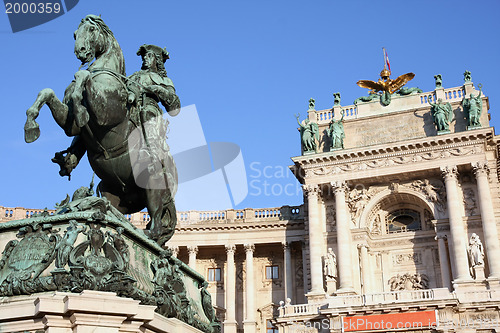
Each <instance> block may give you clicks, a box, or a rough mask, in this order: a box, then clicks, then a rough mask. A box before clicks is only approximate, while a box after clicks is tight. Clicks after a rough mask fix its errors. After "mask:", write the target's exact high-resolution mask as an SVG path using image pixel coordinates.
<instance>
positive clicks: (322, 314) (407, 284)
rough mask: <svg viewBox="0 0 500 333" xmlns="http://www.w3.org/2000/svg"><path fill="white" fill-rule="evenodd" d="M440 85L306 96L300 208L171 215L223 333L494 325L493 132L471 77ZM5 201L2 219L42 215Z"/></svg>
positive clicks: (497, 324) (496, 204) (297, 171)
mask: <svg viewBox="0 0 500 333" xmlns="http://www.w3.org/2000/svg"><path fill="white" fill-rule="evenodd" d="M436 86H437V87H436V88H435V90H433V91H429V92H420V93H419V92H414V93H411V94H408V95H402V94H401V95H398V94H395V95H393V96H392V98H391V100H390V103H389V105H387V106H384V105H382V104H381V102H380V101H379V100H373V101H367V102H359V103H358V104H357V105H351V106H341V105H340V103H337V102H336V103H335V104H336V105H335V106H334V107H333V108H332V109H328V110H320V111H317V110H315V109H314V105H312V106H310V109H309V111H308V119H309V121H310V122H311V123H315V124H317V126H318V129H319V135H320V140H319V142H316V145H317V146H316V147H315V150H314V151H312V152H304V154H303V155H301V156H297V157H293V158H292V161H293V165H292V166H291V167H290V168H291V171H292V172H293V174H294V175H296V177H297V179H298V181H299V182H300V183H301V184H302V185H303V191H304V205H301V206H293V207H292V206H283V207H277V208H266V209H252V208H250V209H243V210H225V211H207V212H199V211H188V212H178V221H179V222H178V226H177V230H176V233H175V235H174V237H173V238H172V239H171V240H170V241H169V242H168V246H169V247H170V248H171V249H172V250H173V252H174V254H175V255H176V256H177V257H178V258H179V259H181V260H182V261H184V262H185V263H187V264H188V265H189V266H190V267H192V268H193V269H195V270H196V271H198V272H199V273H200V274H202V275H203V276H205V278H206V279H207V281H208V282H209V287H208V290H209V291H210V293H211V295H212V301H213V304H214V305H215V307H216V309H217V315H218V317H219V319H220V320H221V322H222V323H223V325H222V326H223V331H224V333H239V332H244V333H255V332H260V333H264V332H266V333H277V332H280V333H285V332H422V333H423V332H500V312H499V307H500V240H499V231H498V218H499V217H500V196H499V194H500V188H499V177H500V175H499V171H500V169H499V168H498V166H499V161H500V160H499V144H498V142H499V139H500V137H499V136H496V135H495V133H494V129H493V128H492V127H490V126H489V119H490V115H489V113H488V110H489V102H488V97H486V96H484V95H482V92H481V95H480V96H479V97H478V95H479V93H480V90H478V88H476V87H475V86H474V84H473V83H472V82H471V81H470V80H469V79H467V80H466V81H465V83H464V84H463V85H462V86H458V87H455V88H446V89H445V88H442V87H441V86H440V84H439V85H438V84H436ZM471 94H472V97H473V98H474V97H475V98H479V99H478V100H480V103H481V105H482V112H480V115H479V118H478V119H476V120H477V122H479V125H478V124H477V123H474V124H471V122H470V118H471V117H470V116H468V114H467V112H466V111H467V110H464V107H463V99H464V98H470V97H471ZM439 99H441V101H442V102H443V103H442V105H446V103H449V105H450V106H451V112H452V120H451V122H449V124H448V125H449V128H448V129H443V128H442V127H441V128H440V127H437V125H436V123H437V121H436V122H435V121H434V117H433V116H432V113H434V111H431V109H433V108H435V107H432V106H431V104H430V103H432V104H435V103H437V101H438V100H439ZM429 102H430V103H429ZM433 110H435V109H433ZM341 114H343V115H344V116H343V117H341ZM335 123H337V124H342V127H343V128H342V131H343V133H344V134H345V137H342V141H343V142H342V146H341V147H336V145H335V144H332V139H331V137H329V136H328V135H327V133H328V132H329V131H328V128H329V127H330V126H331V125H332V124H335ZM438 129H439V130H438ZM332 146H333V148H332ZM0 209H1V212H2V215H1V216H0V221H5V220H11V219H22V218H26V217H29V216H31V215H32V214H34V213H37V212H40V211H34V210H29V209H25V208H8V207H0ZM127 217H128V218H129V220H130V221H131V222H132V223H133V224H134V225H136V226H137V227H138V228H144V227H145V225H146V224H147V223H148V219H149V217H148V216H147V213H137V214H132V215H129V216H127Z"/></svg>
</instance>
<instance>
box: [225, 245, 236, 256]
mask: <svg viewBox="0 0 500 333" xmlns="http://www.w3.org/2000/svg"><path fill="white" fill-rule="evenodd" d="M225 248H226V253H227V254H228V255H234V253H235V252H236V245H234V244H229V245H226V247H225Z"/></svg>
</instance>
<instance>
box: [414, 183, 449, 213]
mask: <svg viewBox="0 0 500 333" xmlns="http://www.w3.org/2000/svg"><path fill="white" fill-rule="evenodd" d="M410 188H413V189H414V190H416V191H419V192H422V193H423V194H424V195H425V196H426V198H427V200H429V201H431V202H432V203H434V204H435V205H436V207H437V209H438V210H440V211H444V210H445V207H446V194H445V193H446V192H445V188H444V185H443V182H442V181H440V180H437V179H433V180H429V179H424V180H415V181H414V182H412V183H411V184H410Z"/></svg>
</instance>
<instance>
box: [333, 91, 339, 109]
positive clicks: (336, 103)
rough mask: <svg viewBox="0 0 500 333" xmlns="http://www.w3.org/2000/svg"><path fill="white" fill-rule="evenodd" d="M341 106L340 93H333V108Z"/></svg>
mask: <svg viewBox="0 0 500 333" xmlns="http://www.w3.org/2000/svg"><path fill="white" fill-rule="evenodd" d="M339 105H340V93H339V92H336V93H333V106H339Z"/></svg>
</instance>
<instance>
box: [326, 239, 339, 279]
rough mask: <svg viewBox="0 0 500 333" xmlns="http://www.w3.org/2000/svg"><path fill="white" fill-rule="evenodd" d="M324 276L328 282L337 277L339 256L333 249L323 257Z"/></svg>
mask: <svg viewBox="0 0 500 333" xmlns="http://www.w3.org/2000/svg"><path fill="white" fill-rule="evenodd" d="M323 274H324V275H325V278H326V279H327V280H332V279H335V278H336V277H337V256H336V255H335V253H334V252H333V249H332V248H331V247H330V248H328V253H327V254H326V256H323Z"/></svg>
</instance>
